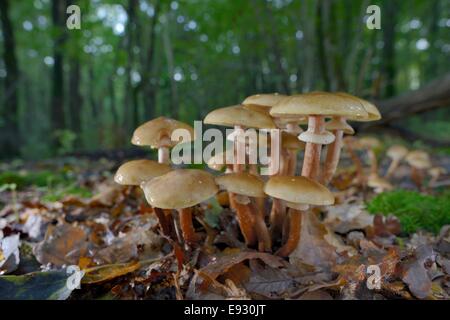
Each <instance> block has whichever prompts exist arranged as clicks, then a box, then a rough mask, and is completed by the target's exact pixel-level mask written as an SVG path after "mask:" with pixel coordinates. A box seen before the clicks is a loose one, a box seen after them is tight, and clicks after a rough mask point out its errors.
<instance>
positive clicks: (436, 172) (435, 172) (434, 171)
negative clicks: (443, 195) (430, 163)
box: [428, 167, 447, 179]
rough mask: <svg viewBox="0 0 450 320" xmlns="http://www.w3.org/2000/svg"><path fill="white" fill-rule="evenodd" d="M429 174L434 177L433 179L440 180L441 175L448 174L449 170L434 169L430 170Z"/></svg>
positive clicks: (442, 168)
mask: <svg viewBox="0 0 450 320" xmlns="http://www.w3.org/2000/svg"><path fill="white" fill-rule="evenodd" d="M428 173H429V174H430V176H432V177H433V178H435V179H436V178H438V177H439V176H440V175H441V174H446V173H447V170H446V169H445V168H444V167H432V168H430V169H428Z"/></svg>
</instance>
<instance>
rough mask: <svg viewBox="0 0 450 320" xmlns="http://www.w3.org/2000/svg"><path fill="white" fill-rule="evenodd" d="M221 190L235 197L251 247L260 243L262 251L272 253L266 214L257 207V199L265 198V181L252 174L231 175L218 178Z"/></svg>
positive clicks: (236, 209)
mask: <svg viewBox="0 0 450 320" xmlns="http://www.w3.org/2000/svg"><path fill="white" fill-rule="evenodd" d="M216 184H217V185H218V186H219V187H220V189H223V190H227V191H228V192H229V193H230V194H233V195H234V196H233V197H230V199H232V201H233V208H234V210H235V211H236V217H237V220H238V223H239V226H240V229H241V232H242V234H243V236H244V239H245V243H246V244H247V245H249V246H251V245H254V244H255V242H256V241H257V242H258V248H259V250H261V251H270V249H271V247H272V244H271V239H270V234H269V230H268V229H267V226H266V224H265V222H264V212H263V211H262V210H260V209H259V208H258V206H257V203H256V199H258V198H264V197H265V196H266V195H265V194H264V181H263V180H262V179H261V178H259V177H257V176H255V175H252V174H250V173H246V172H240V173H229V174H225V175H222V176H219V177H216Z"/></svg>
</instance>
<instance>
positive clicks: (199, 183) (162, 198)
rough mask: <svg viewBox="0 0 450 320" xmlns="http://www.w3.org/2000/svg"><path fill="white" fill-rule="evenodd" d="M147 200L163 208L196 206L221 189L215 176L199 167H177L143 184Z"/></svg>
mask: <svg viewBox="0 0 450 320" xmlns="http://www.w3.org/2000/svg"><path fill="white" fill-rule="evenodd" d="M142 189H143V190H144V193H145V198H146V199H147V202H148V203H149V204H150V205H151V206H153V207H156V208H161V209H182V208H188V207H192V206H195V205H196V204H198V203H200V202H202V201H205V200H207V199H209V198H211V197H212V196H214V195H215V194H216V193H217V192H218V191H219V189H218V188H217V185H216V183H215V182H214V176H213V175H212V174H210V173H208V172H206V171H202V170H198V169H177V170H173V171H170V172H168V173H166V174H164V175H162V176H159V177H156V178H153V179H152V180H150V181H147V182H145V183H144V184H143V185H142Z"/></svg>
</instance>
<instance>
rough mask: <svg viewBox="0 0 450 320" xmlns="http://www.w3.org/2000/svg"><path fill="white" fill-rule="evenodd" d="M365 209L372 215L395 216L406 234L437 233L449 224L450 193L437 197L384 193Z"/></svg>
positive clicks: (414, 193) (393, 192)
mask: <svg viewBox="0 0 450 320" xmlns="http://www.w3.org/2000/svg"><path fill="white" fill-rule="evenodd" d="M367 209H368V211H369V212H370V213H373V214H383V215H389V214H393V215H395V216H397V217H398V218H399V219H400V223H401V225H402V229H403V231H404V232H406V233H413V232H415V231H417V230H419V229H423V230H427V231H431V232H433V233H438V232H439V230H440V229H441V228H442V226H443V225H446V224H450V192H448V191H447V192H445V193H443V194H441V195H439V196H429V195H424V194H421V193H418V192H414V191H406V190H396V191H392V192H385V193H382V194H380V195H378V196H376V197H375V198H373V199H372V201H370V202H369V203H368V204H367Z"/></svg>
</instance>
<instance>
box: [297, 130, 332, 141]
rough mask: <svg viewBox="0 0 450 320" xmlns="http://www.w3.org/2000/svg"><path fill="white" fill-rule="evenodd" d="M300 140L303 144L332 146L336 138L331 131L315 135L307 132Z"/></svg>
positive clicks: (303, 133) (302, 134)
mask: <svg viewBox="0 0 450 320" xmlns="http://www.w3.org/2000/svg"><path fill="white" fill-rule="evenodd" d="M298 138H299V139H300V140H301V141H303V142H309V143H316V144H330V143H333V142H334V140H335V139H336V137H335V136H334V134H332V133H331V132H330V131H323V132H321V133H314V132H310V131H305V132H302V133H300V134H299V136H298Z"/></svg>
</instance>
